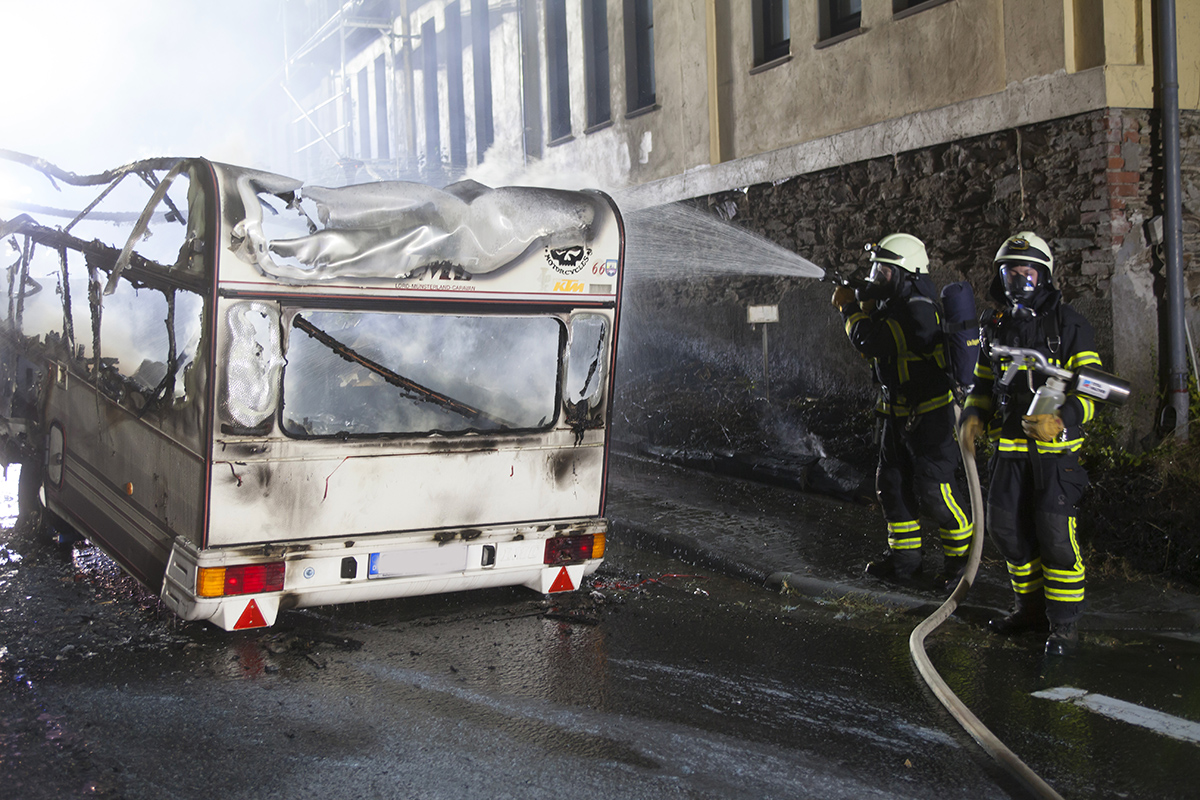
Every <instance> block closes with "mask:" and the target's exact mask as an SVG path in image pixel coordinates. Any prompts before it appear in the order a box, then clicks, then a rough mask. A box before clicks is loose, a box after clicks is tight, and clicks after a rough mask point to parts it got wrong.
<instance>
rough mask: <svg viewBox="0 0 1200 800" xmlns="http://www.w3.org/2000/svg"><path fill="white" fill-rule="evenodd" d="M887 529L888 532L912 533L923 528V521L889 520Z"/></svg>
mask: <svg viewBox="0 0 1200 800" xmlns="http://www.w3.org/2000/svg"><path fill="white" fill-rule="evenodd" d="M887 529H888V533H912V532H913V531H919V530H921V523H920V522H919V521H918V520H915V519H914V520H911V521H909V522H889V523H888V524H887Z"/></svg>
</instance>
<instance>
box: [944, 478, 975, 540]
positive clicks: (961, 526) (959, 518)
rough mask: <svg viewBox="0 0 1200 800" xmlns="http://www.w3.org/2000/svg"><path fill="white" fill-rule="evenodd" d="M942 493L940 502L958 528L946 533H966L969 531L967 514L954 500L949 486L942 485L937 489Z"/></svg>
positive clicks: (969, 525)
mask: <svg viewBox="0 0 1200 800" xmlns="http://www.w3.org/2000/svg"><path fill="white" fill-rule="evenodd" d="M939 488H940V489H941V492H942V502H944V503H945V504H946V508H948V509H950V513H951V514H953V515H954V520H955V522H957V523H958V528H956V529H955V530H953V531H946V533H967V532H969V531H970V528H971V523H970V522H969V521H968V520H967V513H966V512H965V511H963V510H962V508H961V507H959V505H958V503H957V501H955V499H954V492H953V491H952V490H951V488H950V484H948V483H943V484H941V486H940V487H939Z"/></svg>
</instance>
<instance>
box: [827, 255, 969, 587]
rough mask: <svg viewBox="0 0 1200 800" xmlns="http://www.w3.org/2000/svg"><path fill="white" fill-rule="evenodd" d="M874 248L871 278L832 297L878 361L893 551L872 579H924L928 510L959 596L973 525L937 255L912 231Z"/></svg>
mask: <svg viewBox="0 0 1200 800" xmlns="http://www.w3.org/2000/svg"><path fill="white" fill-rule="evenodd" d="M866 251H867V254H868V257H869V258H870V263H871V272H870V277H869V278H868V281H867V282H866V283H865V284H863V285H860V286H859V288H857V289H852V288H850V287H849V286H846V285H842V286H839V287H838V288H837V289H836V290H835V291H834V293H833V305H834V306H835V307H836V308H837V309H838V310H839V311H840V312H841V315H842V318H843V320H844V322H845V327H846V335H847V336H848V337H849V339H850V343H851V345H853V347H854V349H856V350H857V351H858V352H859V353H860V354H861V355H862V356H863V357H864V358H867V359H869V360H870V362H871V365H872V369H873V371H874V376H875V379H876V382H877V383H878V384H879V399H878V402H877V403H876V406H875V413H876V417H877V418H878V420H879V421H880V423H881V428H880V439H879V467H878V470H877V471H876V474H875V492H876V495H877V496H878V498H879V503H880V505H881V506H882V508H883V516H884V519H885V521H886V522H887V541H888V552H887V554H886V555H885V556H884V557H883V558H881V559H878V560H876V561H872V562H870V563H869V564H867V566H866V572H867V573H868V574H870V575H873V576H875V577H877V578H881V579H884V580H891V581H897V582H901V583H904V582H909V581H912V580H914V579H915V578H917V577H918V576H919V575H920V574H921V573H922V571H923V561H922V557H921V522H920V515H921V514H922V513H923V514H924V515H926V516H927V517H928V518H930V519H933V520H934V521H935V522H936V523H937V525H938V528H939V533H940V536H941V542H942V575H941V578H940V579H939V582H940V583H941V585H942V586H944V587H945V588H946V590H947V591H953V589H954V587H955V586H956V585H957V584H958V580H959V578H960V577H961V575H962V572H963V569H964V568H965V566H966V562H967V551H968V549H969V547H970V543H971V531H972V526H971V523H970V520H969V519H968V517H967V514H966V513H965V512H964V511H963V503H962V502H961V500H960V498H962V497H964V494H963V491H962V488H961V486H960V484H959V482H958V479H957V477H956V475H955V470H956V467H957V465H958V462H959V451H958V445H957V444H956V443H955V441H954V405H953V404H954V395H953V392H952V385H951V379H950V377H949V375H948V374H947V371H946V362H945V358H946V356H945V352H944V345H943V335H942V326H941V318H940V312H939V310H938V306H937V303H936V301H935V298H936V297H937V290H936V288H935V287H934V284H933V281H932V279H931V278H930V277H929V256H928V255H927V253H926V251H925V244H924V243H923V242H922V241H921V240H920V239H918V238H917V237H915V236H912V235H910V234H907V233H893V234H890V235H888V236H885V237H884V238H883V239H881V240H879V243H878V244H868V245H867V246H866Z"/></svg>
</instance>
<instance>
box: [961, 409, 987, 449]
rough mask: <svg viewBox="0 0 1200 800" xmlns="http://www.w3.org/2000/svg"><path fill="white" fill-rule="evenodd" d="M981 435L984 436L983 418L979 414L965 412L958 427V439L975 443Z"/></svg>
mask: <svg viewBox="0 0 1200 800" xmlns="http://www.w3.org/2000/svg"><path fill="white" fill-rule="evenodd" d="M980 436H983V419H982V418H981V417H980V416H979V415H978V414H964V415H963V419H962V424H961V425H959V427H958V440H959V441H960V442H967V443H973V442H974V441H975V440H976V439H978V438H979V437H980Z"/></svg>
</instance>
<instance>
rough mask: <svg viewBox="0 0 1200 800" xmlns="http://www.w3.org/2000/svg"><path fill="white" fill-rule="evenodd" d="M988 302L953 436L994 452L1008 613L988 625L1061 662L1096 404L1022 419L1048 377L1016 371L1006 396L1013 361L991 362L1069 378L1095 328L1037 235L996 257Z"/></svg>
mask: <svg viewBox="0 0 1200 800" xmlns="http://www.w3.org/2000/svg"><path fill="white" fill-rule="evenodd" d="M995 264H996V268H997V269H996V277H995V279H994V280H993V282H992V285H991V288H990V290H989V294H990V295H991V297H992V299H994V300H996V301H997V302H998V303H1000V304H1001V305H1002V306H1003V310H1001V311H998V312H994V313H992V314H990V315H989V314H988V313H986V312H985V315H984V319H983V320H981V330H980V335H981V338H982V342H981V347H980V349H979V362H978V364H977V365H976V367H975V376H976V381H975V386H974V388H972V390H971V393H970V395H969V396H968V397H967V401H966V404H965V408H964V410H963V415H962V421H961V427H960V430H959V436H960V437H966V438H967V439H972V440H973V439H974V438H975V437H976V436H979V435H981V434H982V433H983V432H984V431H985V430H986V432H987V435H988V438H989V439H990V440H991V441H992V442H994V443H995V446H996V453H995V456H994V457H993V458H992V462H991V480H990V485H989V489H988V505H987V529H988V531H989V532H990V533H991V537H992V541H993V542H995V544H996V547H997V548H998V549H999V550H1000V553H1001V555H1003V556H1004V558H1005V560H1006V561H1007V562H1008V572H1009V576H1010V577H1011V579H1012V588H1013V593H1014V594H1015V604H1014V607H1013V611H1012V613H1010V614H1008V615H1007V616H1005V617H999V618H997V619H993V620H992V621H991V622H990V623H989V627H990V628H991V629H992V630H993V631H995V632H997V633H1005V634H1009V633H1016V632H1019V631H1023V630H1029V629H1034V628H1039V629H1045V626H1046V622H1047V620H1048V621H1049V628H1050V635H1049V638H1048V639H1047V640H1046V653H1047V654H1048V655H1063V654H1065V653H1067V652H1069V651H1070V650H1071V649H1073V648H1074V646H1075V644H1076V643H1077V642H1078V640H1079V634H1078V628H1077V623H1078V621H1079V617H1080V616H1081V615H1082V613H1083V608H1084V569H1083V559H1082V557H1081V556H1080V553H1079V544H1078V542H1077V541H1076V539H1075V507H1076V504H1077V503H1078V502H1079V498H1080V497H1081V496H1082V495H1083V490H1084V489H1085V488H1086V486H1087V473H1086V472H1085V471H1084V469H1083V467H1081V466H1080V464H1079V447H1080V445H1081V444H1082V443H1083V432H1082V431H1081V429H1080V426H1081V425H1083V424H1084V423H1086V422H1088V421H1089V420H1090V419H1092V417H1093V416H1094V415H1095V405H1094V403H1093V401H1092V400H1091V399H1090V398H1088V397H1085V396H1082V395H1079V394H1073V393H1068V394H1067V396H1066V401H1065V402H1064V403H1063V405H1062V406H1061V407H1060V408H1059V409H1058V411H1057V412H1056V413H1053V414H1039V415H1037V416H1032V417H1031V416H1028V415H1027V414H1026V411H1027V410H1028V409H1029V405H1030V402H1031V401H1032V399H1033V395H1034V393H1035V392H1036V391H1037V389H1038V387H1039V386H1041V385H1042V384H1043V383H1045V381H1046V378H1045V376H1043V375H1041V374H1039V373H1038V372H1037V371H1036V370H1033V369H1030V368H1027V367H1024V366H1022V367H1021V371H1020V373H1019V374H1017V376H1016V379H1015V380H1013V381H1012V383H1011V384H1010V385H1009V386H1007V387H1005V386H1003V385H1002V384H1001V383H1000V381H999V380H998V378H999V377H1000V376H1001V375H1002V374H1003V370H1004V368H1005V366H1006V365H1007V364H1008V363H1009V361H1011V359H1010V358H1008V357H1003V358H1001V357H996V358H992V356H991V353H990V346H989V345H990V344H1002V345H1005V346H1008V347H1021V348H1029V349H1033V350H1037V351H1039V352H1041V353H1042V354H1043V355H1045V356H1046V357H1047V359H1049V361H1050V363H1051V364H1054V365H1058V366H1063V367H1065V368H1066V369H1068V370H1077V369H1078V368H1079V367H1082V366H1086V365H1092V366H1094V367H1098V366H1099V365H1100V356H1099V355H1098V354H1097V353H1096V350H1095V344H1094V334H1093V331H1092V326H1091V325H1090V324H1089V323H1088V321H1087V320H1086V319H1085V318H1084V317H1083V316H1082V315H1081V314H1079V313H1078V312H1077V311H1075V309H1073V308H1072V307H1071V306H1070V305H1068V304H1066V303H1064V302H1063V300H1062V294H1061V292H1059V291H1058V289H1056V288H1055V287H1054V283H1053V278H1054V258H1053V255H1052V254H1051V252H1050V247H1049V246H1048V245H1047V244H1046V242H1045V241H1044V240H1043V239H1042V238H1041V237H1039V236H1037V235H1036V234H1034V233H1032V232H1030V231H1022V232H1020V233H1017V234H1016V235H1014V236H1012V237H1010V238H1009V239H1008V240H1007V241H1005V242H1004V244H1003V245H1002V246H1001V247H1000V250H999V251H998V252H997V253H996V259H995Z"/></svg>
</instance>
